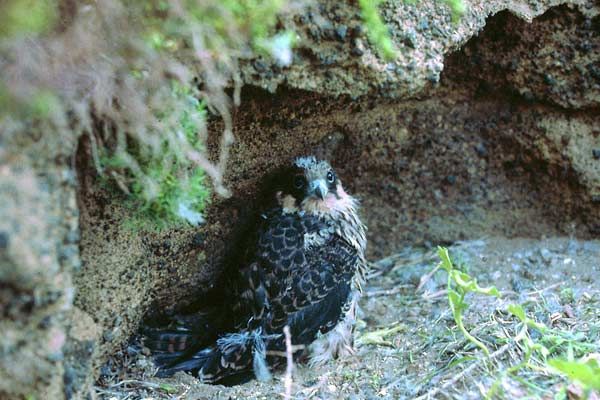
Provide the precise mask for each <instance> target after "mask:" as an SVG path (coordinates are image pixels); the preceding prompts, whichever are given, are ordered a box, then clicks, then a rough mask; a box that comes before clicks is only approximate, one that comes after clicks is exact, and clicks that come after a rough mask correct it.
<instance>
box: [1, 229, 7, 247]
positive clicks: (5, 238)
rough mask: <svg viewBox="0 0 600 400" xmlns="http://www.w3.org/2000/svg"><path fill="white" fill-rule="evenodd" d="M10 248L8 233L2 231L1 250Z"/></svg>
mask: <svg viewBox="0 0 600 400" xmlns="http://www.w3.org/2000/svg"><path fill="white" fill-rule="evenodd" d="M7 248H8V233H6V232H0V250H6V249H7Z"/></svg>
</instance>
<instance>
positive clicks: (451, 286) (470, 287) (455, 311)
mask: <svg viewBox="0 0 600 400" xmlns="http://www.w3.org/2000/svg"><path fill="white" fill-rule="evenodd" d="M438 256H439V257H440V260H441V261H440V264H439V267H441V268H443V269H444V270H445V271H446V272H447V274H448V288H447V290H448V303H449V304H450V310H452V315H453V316H454V321H455V322H456V325H457V326H458V329H460V331H461V332H462V334H463V335H464V336H465V338H467V339H468V340H469V341H470V342H471V343H473V344H474V345H476V346H477V347H479V348H480V349H481V350H483V352H484V353H485V354H486V355H487V356H489V355H490V351H489V350H488V348H487V347H486V346H485V345H484V344H483V343H482V342H481V341H479V340H478V339H477V338H476V337H475V336H473V335H471V334H470V333H469V331H467V329H466V328H465V326H464V323H463V312H464V311H465V310H466V309H467V307H468V303H467V302H466V301H465V296H466V295H467V294H469V293H478V294H483V295H486V296H495V297H500V292H498V289H496V288H495V287H494V286H490V287H487V288H484V287H481V286H479V285H478V284H477V280H476V279H474V278H473V277H471V276H470V275H469V274H467V273H465V272H462V271H460V270H458V269H456V268H454V265H453V263H452V260H451V259H450V254H449V253H448V249H447V248H445V247H438Z"/></svg>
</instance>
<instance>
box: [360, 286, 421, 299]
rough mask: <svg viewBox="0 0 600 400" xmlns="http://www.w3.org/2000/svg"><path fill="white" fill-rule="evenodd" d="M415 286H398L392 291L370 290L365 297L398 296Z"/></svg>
mask: <svg viewBox="0 0 600 400" xmlns="http://www.w3.org/2000/svg"><path fill="white" fill-rule="evenodd" d="M412 287H413V285H397V286H395V287H393V288H392V289H381V290H369V291H367V292H366V293H365V297H377V296H391V295H393V294H398V293H400V292H401V291H402V290H404V289H409V288H412Z"/></svg>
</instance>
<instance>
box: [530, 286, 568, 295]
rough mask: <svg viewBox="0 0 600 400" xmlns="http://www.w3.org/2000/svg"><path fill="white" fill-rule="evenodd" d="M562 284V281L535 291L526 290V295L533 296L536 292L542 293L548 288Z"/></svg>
mask: <svg viewBox="0 0 600 400" xmlns="http://www.w3.org/2000/svg"><path fill="white" fill-rule="evenodd" d="M560 285H562V283H555V284H554V285H550V286H548V287H546V288H544V289H540V290H534V291H533V292H526V293H525V295H526V296H533V295H536V294H541V293H543V292H545V291H547V290H551V289H554V288H556V287H558V286H560Z"/></svg>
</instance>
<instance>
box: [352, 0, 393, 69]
mask: <svg viewBox="0 0 600 400" xmlns="http://www.w3.org/2000/svg"><path fill="white" fill-rule="evenodd" d="M380 2H381V1H380V0H358V4H359V6H360V10H361V15H362V19H363V22H364V24H365V28H366V30H367V36H368V37H369V40H370V41H371V43H372V44H373V45H374V46H375V48H376V49H377V50H378V51H379V53H380V55H381V56H382V57H383V58H384V59H386V60H392V59H394V58H395V57H396V49H395V48H394V44H393V43H392V39H391V38H390V33H389V30H388V28H387V26H386V25H385V24H384V23H383V21H382V20H381V17H380V16H379V11H378V6H379V3H380Z"/></svg>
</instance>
